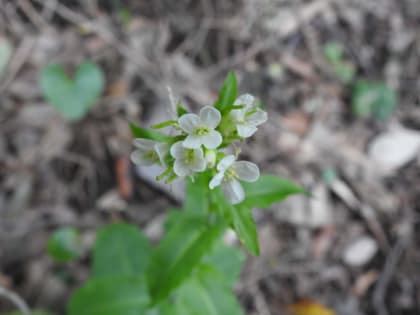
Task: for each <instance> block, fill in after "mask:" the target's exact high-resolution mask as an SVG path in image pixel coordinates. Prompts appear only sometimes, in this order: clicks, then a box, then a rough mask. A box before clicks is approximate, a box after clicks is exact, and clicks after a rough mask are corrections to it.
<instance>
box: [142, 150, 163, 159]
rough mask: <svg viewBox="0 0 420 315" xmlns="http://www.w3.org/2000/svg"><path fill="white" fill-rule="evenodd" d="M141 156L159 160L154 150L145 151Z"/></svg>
mask: <svg viewBox="0 0 420 315" xmlns="http://www.w3.org/2000/svg"><path fill="white" fill-rule="evenodd" d="M143 157H144V158H145V159H147V160H152V161H158V160H159V156H158V154H157V153H156V152H155V151H150V152H147V153H146V154H145V155H143Z"/></svg>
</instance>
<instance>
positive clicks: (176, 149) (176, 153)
mask: <svg viewBox="0 0 420 315" xmlns="http://www.w3.org/2000/svg"><path fill="white" fill-rule="evenodd" d="M170 152H171V155H172V157H174V158H176V159H180V158H183V157H184V152H185V148H184V146H183V145H182V141H178V142H175V143H174V144H173V145H172V146H171V150H170Z"/></svg>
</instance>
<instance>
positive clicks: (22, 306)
mask: <svg viewBox="0 0 420 315" xmlns="http://www.w3.org/2000/svg"><path fill="white" fill-rule="evenodd" d="M0 296H3V297H5V298H6V299H8V300H9V301H10V302H12V303H13V304H14V305H15V306H16V307H17V308H18V309H19V311H20V312H21V313H22V314H24V315H30V314H31V310H30V309H29V307H28V305H27V304H26V302H25V301H24V300H23V299H22V298H21V297H20V296H19V295H18V294H17V293H14V292H12V291H10V290H8V289H6V288H5V287H2V286H0Z"/></svg>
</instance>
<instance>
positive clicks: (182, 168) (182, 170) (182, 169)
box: [174, 159, 191, 177]
mask: <svg viewBox="0 0 420 315" xmlns="http://www.w3.org/2000/svg"><path fill="white" fill-rule="evenodd" d="M174 173H175V174H176V175H178V176H179V177H184V176H187V175H189V174H190V173H191V171H190V169H189V168H188V167H187V166H186V165H185V163H184V162H183V161H182V160H180V159H179V160H175V162H174Z"/></svg>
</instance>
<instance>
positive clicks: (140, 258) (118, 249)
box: [93, 224, 151, 277]
mask: <svg viewBox="0 0 420 315" xmlns="http://www.w3.org/2000/svg"><path fill="white" fill-rule="evenodd" d="M150 254H151V247H150V244H149V241H148V240H147V238H146V237H145V236H143V234H141V233H140V230H139V229H138V228H137V227H135V226H132V225H128V224H112V225H109V226H107V227H105V228H102V229H100V230H99V232H98V238H97V240H96V244H95V248H94V252H93V275H94V276H95V277H99V276H109V275H115V276H116V275H124V276H129V275H140V274H142V273H144V272H145V270H146V267H147V265H148V263H149V258H150Z"/></svg>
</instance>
